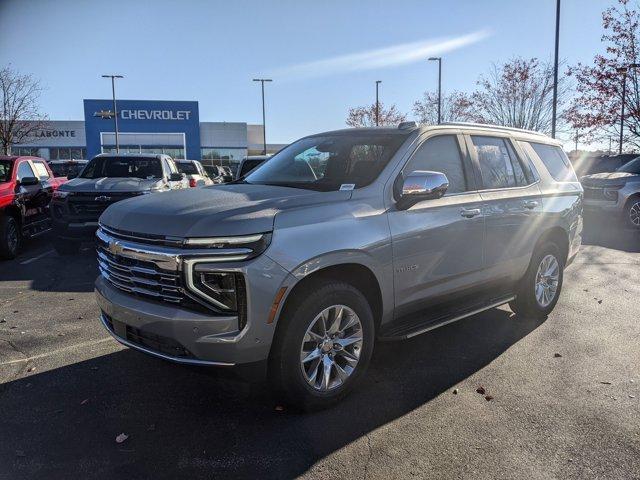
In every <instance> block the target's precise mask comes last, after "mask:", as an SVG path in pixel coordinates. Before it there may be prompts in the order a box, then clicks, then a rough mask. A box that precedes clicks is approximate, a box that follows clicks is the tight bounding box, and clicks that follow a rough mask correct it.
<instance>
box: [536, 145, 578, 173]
mask: <svg viewBox="0 0 640 480" xmlns="http://www.w3.org/2000/svg"><path fill="white" fill-rule="evenodd" d="M529 145H531V148H533V150H534V151H535V152H536V155H538V157H540V160H542V163H544V166H545V167H547V170H549V173H550V174H551V176H552V177H553V178H554V179H555V180H557V181H558V182H577V181H578V179H577V178H576V174H575V172H574V171H573V167H572V166H571V162H569V159H568V158H567V155H566V154H565V153H564V151H563V150H562V149H561V148H560V147H556V146H554V145H545V144H544V143H533V142H529Z"/></svg>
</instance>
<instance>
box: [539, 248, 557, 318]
mask: <svg viewBox="0 0 640 480" xmlns="http://www.w3.org/2000/svg"><path fill="white" fill-rule="evenodd" d="M559 279H560V264H559V263H558V259H557V258H556V257H555V256H553V255H551V254H549V255H546V256H545V257H544V258H543V259H542V261H541V262H540V265H539V266H538V272H537V273H536V284H535V293H536V301H537V302H538V305H540V306H541V307H542V308H546V307H548V306H549V305H550V304H551V302H553V299H554V298H555V297H556V292H557V290H558V281H559Z"/></svg>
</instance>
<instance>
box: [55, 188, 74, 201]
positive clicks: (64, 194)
mask: <svg viewBox="0 0 640 480" xmlns="http://www.w3.org/2000/svg"><path fill="white" fill-rule="evenodd" d="M72 193H73V192H65V191H60V190H56V191H55V192H53V198H59V199H61V200H62V199H63V198H67V197H68V196H69V195H71V194H72Z"/></svg>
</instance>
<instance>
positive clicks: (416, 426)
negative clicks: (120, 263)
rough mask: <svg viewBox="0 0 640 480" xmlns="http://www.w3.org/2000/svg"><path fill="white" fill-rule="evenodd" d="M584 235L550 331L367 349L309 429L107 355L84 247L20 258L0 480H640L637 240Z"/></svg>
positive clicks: (202, 375)
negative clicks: (348, 386)
mask: <svg viewBox="0 0 640 480" xmlns="http://www.w3.org/2000/svg"><path fill="white" fill-rule="evenodd" d="M586 227H587V228H586V231H585V239H584V240H585V241H584V243H585V245H584V246H583V248H582V250H581V253H580V255H579V257H578V258H577V260H576V261H575V263H574V264H573V265H572V266H570V267H569V268H568V270H567V272H566V275H565V283H564V288H563V292H562V295H561V298H560V301H559V303H558V305H557V307H556V309H555V311H554V312H553V313H552V314H551V315H550V316H549V318H548V319H546V320H545V321H534V320H531V319H524V318H518V317H516V316H514V315H513V314H512V313H511V312H510V310H509V309H508V308H507V307H502V308H499V309H493V310H490V311H487V312H484V313H481V314H479V315H476V316H474V317H471V318H468V319H465V320H462V321H460V322H457V323H454V324H451V325H448V326H446V327H443V328H440V329H438V330H435V331H433V332H431V333H428V334H425V335H422V336H420V337H417V338H414V339H412V340H409V341H406V342H400V343H382V344H378V345H377V346H376V351H375V353H374V359H373V363H372V365H371V367H370V370H369V372H368V375H367V379H366V380H365V382H364V383H363V384H362V385H361V388H359V389H358V390H357V391H356V392H354V394H353V395H351V396H350V397H349V398H347V399H346V400H345V401H344V402H343V403H341V404H339V405H338V406H336V407H334V408H332V409H330V410H326V411H323V412H319V413H314V414H299V413H296V412H292V411H289V410H288V409H283V408H281V407H279V406H278V404H277V401H276V400H274V399H273V398H271V396H270V395H269V393H268V390H267V388H266V386H265V385H261V384H247V383H244V382H241V381H236V380H233V379H228V378H221V377H220V376H219V375H217V374H216V373H215V372H212V371H210V370H204V369H196V368H185V367H179V366H176V365H173V364H169V363H166V362H163V361H160V360H157V359H154V358H150V357H147V356H145V355H143V354H140V353H137V352H134V351H131V350H129V349H126V348H124V347H121V346H120V345H119V344H117V343H116V342H115V341H114V340H112V339H111V337H109V335H108V334H107V333H106V332H105V331H104V330H103V329H102V327H101V326H100V324H99V322H98V319H97V315H98V310H97V307H96V305H95V302H94V299H93V290H92V286H93V280H94V278H95V276H96V274H97V273H96V263H95V260H94V255H93V251H92V248H91V246H90V245H88V246H87V247H86V249H85V250H84V251H83V252H81V254H80V255H77V256H75V257H70V258H63V257H59V256H58V255H57V254H55V253H54V252H53V250H52V249H51V247H50V244H49V243H48V241H47V239H46V238H43V239H40V240H38V241H34V242H31V243H30V244H29V245H28V246H27V247H28V248H27V249H26V250H25V251H24V253H23V254H21V256H20V257H19V258H17V259H15V260H12V261H7V262H2V263H0V322H1V323H0V382H1V384H0V438H1V441H0V479H12V480H13V479H19V478H110V479H113V478H132V479H133V478H154V479H158V478H177V477H187V476H188V477H190V478H292V477H298V476H302V477H307V478H323V479H332V478H336V479H338V478H356V479H360V478H410V477H417V478H509V479H511V478H540V479H543V478H544V479H548V478H616V479H620V478H624V479H627V478H640V463H639V459H640V347H639V345H640V302H638V298H640V281H639V280H640V235H638V234H637V233H635V232H631V231H625V230H622V229H621V227H619V226H618V225H617V224H615V223H611V222H608V221H604V220H597V219H587V225H586ZM480 387H482V388H483V389H484V390H485V394H484V395H481V394H479V393H477V392H476V390H477V389H478V388H480ZM120 434H125V435H126V436H127V437H128V438H126V440H125V441H123V442H122V443H118V442H116V437H117V436H118V435H120ZM121 438H123V437H121Z"/></svg>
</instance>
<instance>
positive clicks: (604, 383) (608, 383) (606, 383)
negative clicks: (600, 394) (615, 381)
mask: <svg viewBox="0 0 640 480" xmlns="http://www.w3.org/2000/svg"><path fill="white" fill-rule="evenodd" d="M600 383H601V384H603V385H611V382H600Z"/></svg>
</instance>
